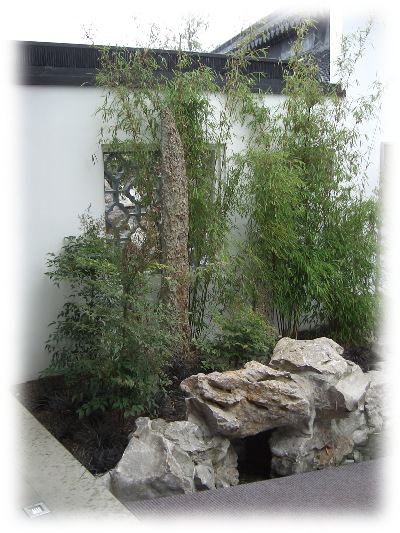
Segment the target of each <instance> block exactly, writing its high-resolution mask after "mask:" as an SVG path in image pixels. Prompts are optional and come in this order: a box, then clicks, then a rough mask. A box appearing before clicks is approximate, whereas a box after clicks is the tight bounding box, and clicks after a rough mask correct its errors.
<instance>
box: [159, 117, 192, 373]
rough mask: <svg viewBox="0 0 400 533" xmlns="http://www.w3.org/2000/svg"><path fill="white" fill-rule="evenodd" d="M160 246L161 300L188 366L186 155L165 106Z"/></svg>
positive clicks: (162, 122) (189, 363)
mask: <svg viewBox="0 0 400 533" xmlns="http://www.w3.org/2000/svg"><path fill="white" fill-rule="evenodd" d="M161 157H162V167H161V171H162V185H161V213H162V226H161V228H162V229H161V248H162V262H163V265H165V268H164V270H163V273H162V279H161V299H162V302H163V303H164V305H165V306H166V307H167V308H168V309H170V310H171V312H172V313H173V314H176V316H177V321H178V323H177V324H176V331H177V333H178V334H179V335H177V338H179V339H180V340H179V344H177V352H178V353H177V357H178V358H179V359H180V360H181V361H182V362H183V363H184V364H185V366H190V365H191V363H192V361H191V352H190V327H189V314H188V310H189V259H188V235H189V205H188V187H187V176H186V168H185V157H184V150H183V145H182V141H181V138H180V135H179V132H178V130H177V127H176V124H175V120H174V117H173V115H172V113H171V112H170V110H169V109H167V108H164V110H163V113H162V120H161Z"/></svg>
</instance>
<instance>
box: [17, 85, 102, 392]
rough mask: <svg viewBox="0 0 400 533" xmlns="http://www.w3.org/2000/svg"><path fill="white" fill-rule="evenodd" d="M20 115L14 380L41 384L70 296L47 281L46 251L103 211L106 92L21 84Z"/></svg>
mask: <svg viewBox="0 0 400 533" xmlns="http://www.w3.org/2000/svg"><path fill="white" fill-rule="evenodd" d="M15 91H16V94H15V101H16V102H17V107H18V111H19V117H18V126H17V129H16V137H17V138H16V154H15V155H16V160H17V161H18V166H19V168H18V172H19V177H20V180H19V183H20V190H19V194H18V207H17V206H16V207H17V208H16V210H15V216H16V217H19V216H21V221H20V223H19V231H18V232H17V235H18V242H17V243H16V250H17V252H16V253H17V254H18V262H17V268H18V275H17V279H18V290H19V301H20V305H19V314H20V318H19V321H18V323H19V328H18V340H19V346H18V352H19V356H18V364H16V365H15V368H14V375H13V382H14V383H19V382H23V381H26V380H29V379H35V378H36V377H37V375H38V372H39V371H40V370H42V369H44V368H45V367H46V366H47V364H48V362H49V358H48V355H47V354H46V352H45V349H44V345H45V341H46V340H47V338H48V334H49V332H50V330H49V328H48V324H49V323H50V322H51V321H53V320H54V319H55V318H56V316H57V314H58V312H59V311H60V310H61V307H62V304H63V295H62V293H61V291H59V290H57V289H56V288H55V287H54V286H53V284H52V282H51V280H50V279H49V278H48V277H47V276H45V274H44V272H45V271H46V254H48V253H49V252H55V253H58V252H59V251H60V249H61V247H62V246H63V239H64V237H65V236H68V235H76V234H77V233H78V232H79V220H78V217H79V216H80V215H82V214H83V213H84V211H85V210H86V209H87V208H88V206H89V205H91V212H92V214H93V215H94V216H95V217H99V216H101V215H102V214H103V210H104V196H103V180H102V168H103V167H102V160H101V157H100V158H99V163H98V164H96V165H93V162H92V158H91V157H92V154H96V153H97V154H99V147H98V144H97V142H98V132H99V129H100V124H101V117H100V115H97V116H96V115H95V111H96V109H97V107H98V106H99V105H100V104H101V99H100V94H101V93H100V90H99V89H96V88H89V87H85V88H81V87H70V88H68V87H39V86H16V87H15Z"/></svg>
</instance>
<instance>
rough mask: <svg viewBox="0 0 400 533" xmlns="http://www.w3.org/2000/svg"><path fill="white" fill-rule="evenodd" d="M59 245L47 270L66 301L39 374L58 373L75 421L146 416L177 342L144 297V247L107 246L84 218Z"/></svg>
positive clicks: (147, 292)
mask: <svg viewBox="0 0 400 533" xmlns="http://www.w3.org/2000/svg"><path fill="white" fill-rule="evenodd" d="M66 241H67V243H66V245H65V246H64V247H63V249H62V252H61V253H60V254H58V255H55V254H49V256H50V259H49V260H48V263H47V264H48V267H49V271H48V272H47V275H48V276H49V277H50V279H51V280H52V281H53V282H54V284H55V285H56V286H58V287H60V286H61V285H63V286H64V289H66V291H67V298H66V302H65V304H64V305H63V308H62V310H61V312H60V314H59V315H58V317H57V320H56V321H54V322H53V323H52V324H50V325H51V326H52V327H53V330H52V333H51V334H50V336H49V339H48V341H47V343H46V349H47V351H48V352H49V353H50V354H51V358H52V359H51V364H50V366H49V367H48V368H47V369H46V370H45V371H44V372H43V374H44V375H50V374H64V376H65V379H66V382H67V383H68V384H69V385H70V386H71V389H72V390H73V391H74V397H75V398H76V399H78V400H79V401H80V403H81V408H80V410H79V414H80V416H84V415H89V414H90V413H91V412H92V411H93V410H97V409H101V410H105V409H108V408H111V409H116V410H120V411H121V412H123V413H124V415H125V416H128V415H137V414H139V413H141V412H143V411H145V410H149V409H151V408H152V407H153V406H154V404H153V398H154V395H155V394H156V392H157V391H158V390H160V388H161V387H162V385H163V372H162V368H164V367H165V365H166V364H167V363H168V361H169V360H170V358H171V353H172V348H173V346H174V344H175V342H176V335H174V336H172V334H171V333H170V331H171V328H167V327H166V325H167V317H166V314H165V313H164V311H163V309H162V307H161V306H160V305H159V304H158V303H157V302H156V301H155V300H154V299H152V297H151V288H150V284H149V272H148V270H149V269H150V271H151V269H152V268H153V266H152V265H151V262H149V261H147V262H146V261H145V260H144V257H143V256H144V254H145V250H144V248H142V249H139V248H138V247H135V246H134V245H132V244H126V245H124V246H121V245H120V244H118V243H117V242H116V241H113V240H109V239H107V238H106V237H105V236H104V235H102V234H101V231H100V226H99V225H98V224H96V223H95V222H93V220H91V219H89V220H88V219H86V222H85V227H84V231H83V233H82V235H80V236H78V237H74V236H73V237H68V238H67V239H66ZM172 319H173V317H171V316H169V317H168V320H169V321H170V320H172Z"/></svg>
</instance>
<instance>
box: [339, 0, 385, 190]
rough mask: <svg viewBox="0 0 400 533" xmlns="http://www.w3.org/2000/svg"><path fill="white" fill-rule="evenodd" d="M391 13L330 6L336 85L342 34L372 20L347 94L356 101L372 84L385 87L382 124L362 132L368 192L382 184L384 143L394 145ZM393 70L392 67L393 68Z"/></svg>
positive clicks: (369, 7) (354, 6) (373, 7)
mask: <svg viewBox="0 0 400 533" xmlns="http://www.w3.org/2000/svg"><path fill="white" fill-rule="evenodd" d="M388 16H389V15H388V12H387V11H385V10H384V8H383V6H379V5H378V4H376V3H374V4H371V3H368V2H366V3H365V4H361V3H359V2H356V3H351V2H350V3H349V2H341V1H336V2H333V3H332V5H331V74H332V76H331V81H332V82H336V81H337V79H336V76H335V67H334V64H333V63H334V61H335V58H336V57H337V55H338V54H340V44H339V43H340V39H341V35H352V34H354V33H356V32H358V31H359V30H364V29H365V28H366V27H367V24H368V20H369V19H371V18H372V19H373V21H374V22H373V26H372V32H371V34H370V37H369V42H368V44H367V46H366V49H365V52H364V55H363V57H362V58H361V59H360V60H359V61H358V63H357V68H356V71H355V76H354V77H353V84H352V86H351V87H350V88H349V90H348V91H347V97H348V98H350V99H351V100H353V101H356V99H358V98H360V97H362V96H367V95H369V94H371V91H372V84H373V83H374V81H376V80H377V81H379V82H380V83H382V84H383V85H384V86H385V90H384V93H383V99H382V109H381V112H380V118H379V121H378V122H376V121H371V122H370V123H369V124H365V125H364V126H363V129H362V133H363V134H365V135H366V136H367V138H366V139H365V140H364V142H363V144H362V146H361V147H360V150H362V151H364V152H367V151H369V160H370V166H369V167H368V186H367V188H366V192H367V193H371V192H372V191H373V190H374V189H375V188H376V187H377V186H378V185H379V176H380V167H381V148H382V144H383V143H390V142H394V130H393V128H392V123H393V112H392V106H391V102H392V101H393V98H394V87H393V84H392V81H393V80H392V73H391V72H390V69H391V67H393V63H392V61H391V60H390V57H391V46H390V41H389V37H390V31H389V19H388ZM391 70H392V71H393V68H392V69H391Z"/></svg>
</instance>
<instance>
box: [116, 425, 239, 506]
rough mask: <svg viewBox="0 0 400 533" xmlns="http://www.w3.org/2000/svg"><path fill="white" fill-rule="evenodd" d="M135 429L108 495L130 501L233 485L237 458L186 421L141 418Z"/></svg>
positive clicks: (226, 443) (222, 443)
mask: <svg viewBox="0 0 400 533" xmlns="http://www.w3.org/2000/svg"><path fill="white" fill-rule="evenodd" d="M136 425H137V429H136V431H135V432H133V433H132V434H131V439H130V441H129V444H128V446H127V448H126V450H125V452H124V454H123V456H122V458H121V460H120V461H119V463H118V464H117V465H116V467H115V468H114V469H113V470H111V471H110V490H111V492H112V493H113V494H114V495H115V496H116V497H117V498H119V499H120V500H123V501H136V500H144V499H150V498H160V497H163V496H171V495H174V494H185V493H189V492H196V491H197V490H204V489H214V488H218V487H221V486H230V485H236V484H237V483H238V481H239V479H238V471H237V468H236V466H237V456H236V454H235V452H234V450H233V448H232V446H231V444H230V442H229V441H228V440H227V439H225V438H223V437H221V436H219V435H217V436H215V437H213V438H211V439H210V438H207V437H204V435H203V433H202V431H201V429H200V428H199V427H198V426H196V425H195V424H192V423H191V422H188V421H179V422H170V423H167V422H165V420H162V419H156V420H150V419H149V418H147V417H143V418H138V419H137V420H136Z"/></svg>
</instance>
